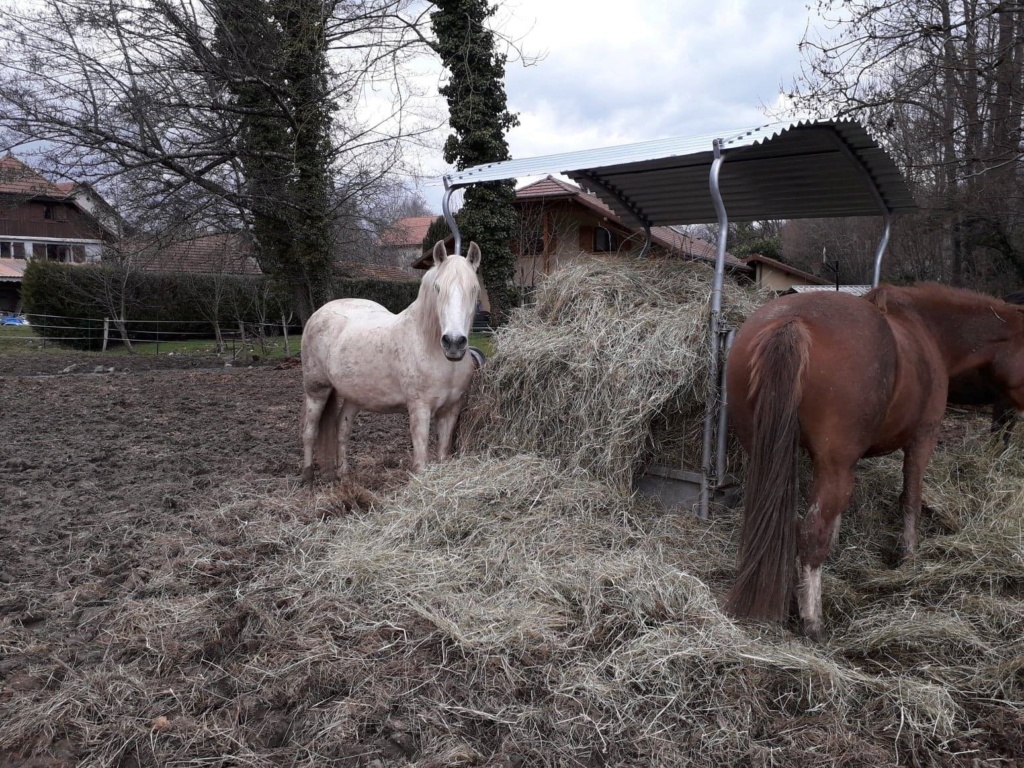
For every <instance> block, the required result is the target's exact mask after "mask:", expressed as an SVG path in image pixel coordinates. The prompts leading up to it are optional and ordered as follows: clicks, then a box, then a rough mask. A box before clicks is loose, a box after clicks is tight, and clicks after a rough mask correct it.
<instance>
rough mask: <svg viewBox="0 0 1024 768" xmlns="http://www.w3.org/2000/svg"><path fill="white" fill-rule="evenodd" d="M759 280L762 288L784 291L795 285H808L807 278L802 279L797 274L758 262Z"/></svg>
mask: <svg viewBox="0 0 1024 768" xmlns="http://www.w3.org/2000/svg"><path fill="white" fill-rule="evenodd" d="M756 269H757V282H758V284H759V285H760V286H761V287H762V288H767V289H768V290H769V291H778V292H780V293H783V292H785V291H788V290H789V289H790V288H792V287H793V286H794V285H807V281H806V280H801V279H800V278H799V277H797V276H796V275H790V274H788V273H786V272H782V271H781V270H778V269H773V268H772V267H770V266H768V265H767V264H757V265H756Z"/></svg>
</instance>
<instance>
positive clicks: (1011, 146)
mask: <svg viewBox="0 0 1024 768" xmlns="http://www.w3.org/2000/svg"><path fill="white" fill-rule="evenodd" d="M819 11H820V12H821V14H822V15H823V16H824V17H825V18H827V19H829V20H830V21H831V22H833V24H832V25H830V26H831V29H832V32H830V33H827V34H825V35H819V34H815V33H812V34H809V35H808V36H806V37H805V39H804V41H803V42H802V44H801V47H802V50H803V51H804V54H805V62H806V66H805V71H804V73H803V75H802V77H801V78H800V79H799V80H798V82H797V83H796V85H795V88H794V91H793V94H792V95H793V96H794V98H795V102H796V104H797V105H798V106H799V107H801V108H810V109H813V110H815V111H818V112H820V113H824V114H839V115H853V116H857V117H859V118H861V119H863V120H865V121H866V122H867V123H868V124H869V125H870V126H871V127H872V128H873V129H874V130H875V132H876V133H877V134H878V135H879V136H880V137H882V138H883V140H884V141H885V142H886V144H887V146H888V148H889V149H890V151H891V152H893V154H894V155H895V156H896V157H897V159H898V161H899V163H900V164H901V166H902V167H903V169H904V170H905V172H906V174H907V176H908V178H909V179H910V181H911V183H912V184H913V185H914V187H915V190H916V192H917V196H918V199H919V202H920V203H921V204H922V205H923V208H924V212H923V214H922V216H921V217H919V219H918V221H917V222H916V224H915V228H916V233H917V235H918V238H919V241H920V236H921V235H922V234H926V235H927V236H926V237H925V239H926V240H929V241H933V240H934V239H935V238H933V237H932V236H931V235H933V234H935V235H940V237H939V239H940V240H941V242H942V253H941V254H940V255H941V257H942V261H943V262H944V266H943V269H942V276H943V277H945V278H947V279H950V280H952V281H953V282H958V283H959V282H972V283H974V284H979V283H981V284H982V285H983V287H989V288H992V289H996V290H998V289H1000V286H999V285H996V284H992V283H993V280H994V281H995V283H998V282H999V281H1000V279H1001V280H1002V281H1003V282H1005V281H1006V280H1007V276H1006V275H1005V270H1006V269H1007V268H1009V269H1010V270H1012V278H1010V279H1012V280H1016V281H1020V280H1024V221H1022V212H1024V205H1022V199H1024V195H1022V179H1021V173H1020V162H1019V161H1020V158H1021V155H1022V148H1021V127H1022V126H1021V115H1022V108H1024V4H1022V3H1020V2H1005V1H999V2H997V1H995V0H889V2H884V3H877V2H872V1H871V0H822V1H821V2H819ZM894 255H898V256H899V257H901V258H902V257H903V254H902V253H897V254H894ZM1000 273H1002V278H1000V277H999V275H1000ZM986 283H987V284H986Z"/></svg>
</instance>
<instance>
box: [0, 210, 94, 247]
mask: <svg viewBox="0 0 1024 768" xmlns="http://www.w3.org/2000/svg"><path fill="white" fill-rule="evenodd" d="M47 209H49V210H50V212H51V218H47V216H46V212H47ZM0 237H28V238H39V239H40V240H56V239H61V240H99V239H103V240H107V241H109V240H110V239H111V238H110V236H109V235H108V234H107V233H105V232H104V231H103V230H102V229H101V228H100V227H99V226H98V225H97V224H96V222H95V221H94V220H93V219H92V218H91V217H89V216H87V215H85V214H83V213H82V212H81V211H80V210H78V208H76V207H75V206H73V205H68V204H66V203H58V202H53V203H48V202H44V201H41V200H29V201H23V202H21V203H20V204H19V205H17V206H16V207H14V206H13V205H12V202H11V201H6V200H5V201H0Z"/></svg>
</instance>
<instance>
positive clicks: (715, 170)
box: [697, 139, 729, 520]
mask: <svg viewBox="0 0 1024 768" xmlns="http://www.w3.org/2000/svg"><path fill="white" fill-rule="evenodd" d="M712 146H713V149H714V161H713V162H712V163H711V178H710V182H711V199H712V200H713V201H714V203H715V213H716V214H718V253H717V255H716V257H715V277H714V280H713V282H712V283H711V316H710V322H709V328H708V333H709V334H710V342H711V344H710V347H711V350H710V355H711V359H710V361H709V363H710V364H709V366H708V378H709V380H710V384H711V386H710V389H709V392H708V400H707V405H706V407H705V409H704V445H703V453H702V456H701V483H700V506H699V508H698V510H697V516H698V517H699V518H700V519H701V520H707V518H708V509H709V507H710V505H711V492H712V491H713V490H714V489H715V487H716V486H717V485H718V477H717V474H716V471H715V470H716V456H715V447H714V442H715V426H716V424H717V422H718V418H719V417H718V415H719V413H720V410H719V409H720V408H721V376H720V375H719V351H720V343H721V340H720V338H719V331H720V326H721V314H722V285H723V284H724V283H725V245H726V240H727V239H728V237H729V216H728V214H727V213H726V211H725V202H724V201H723V200H722V191H721V189H720V187H719V185H718V176H719V173H720V172H721V169H722V163H723V162H725V157H724V156H723V155H722V140H721V139H715V141H714V143H713V145H712Z"/></svg>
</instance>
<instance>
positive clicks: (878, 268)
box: [871, 208, 892, 288]
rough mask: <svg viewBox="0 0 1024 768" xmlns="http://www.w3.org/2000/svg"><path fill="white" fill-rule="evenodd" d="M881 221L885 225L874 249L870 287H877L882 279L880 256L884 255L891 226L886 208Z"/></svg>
mask: <svg viewBox="0 0 1024 768" xmlns="http://www.w3.org/2000/svg"><path fill="white" fill-rule="evenodd" d="M882 221H883V222H884V224H885V226H884V227H883V228H882V239H881V240H880V241H879V243H878V250H876V251H875V275H874V277H873V278H872V280H871V287H872V288H877V287H878V284H879V283H880V282H881V280H882V257H883V256H885V249H886V246H888V245H889V232H890V230H891V228H892V217H891V216H890V215H889V209H888V208H886V209H885V212H884V213H883V214H882Z"/></svg>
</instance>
